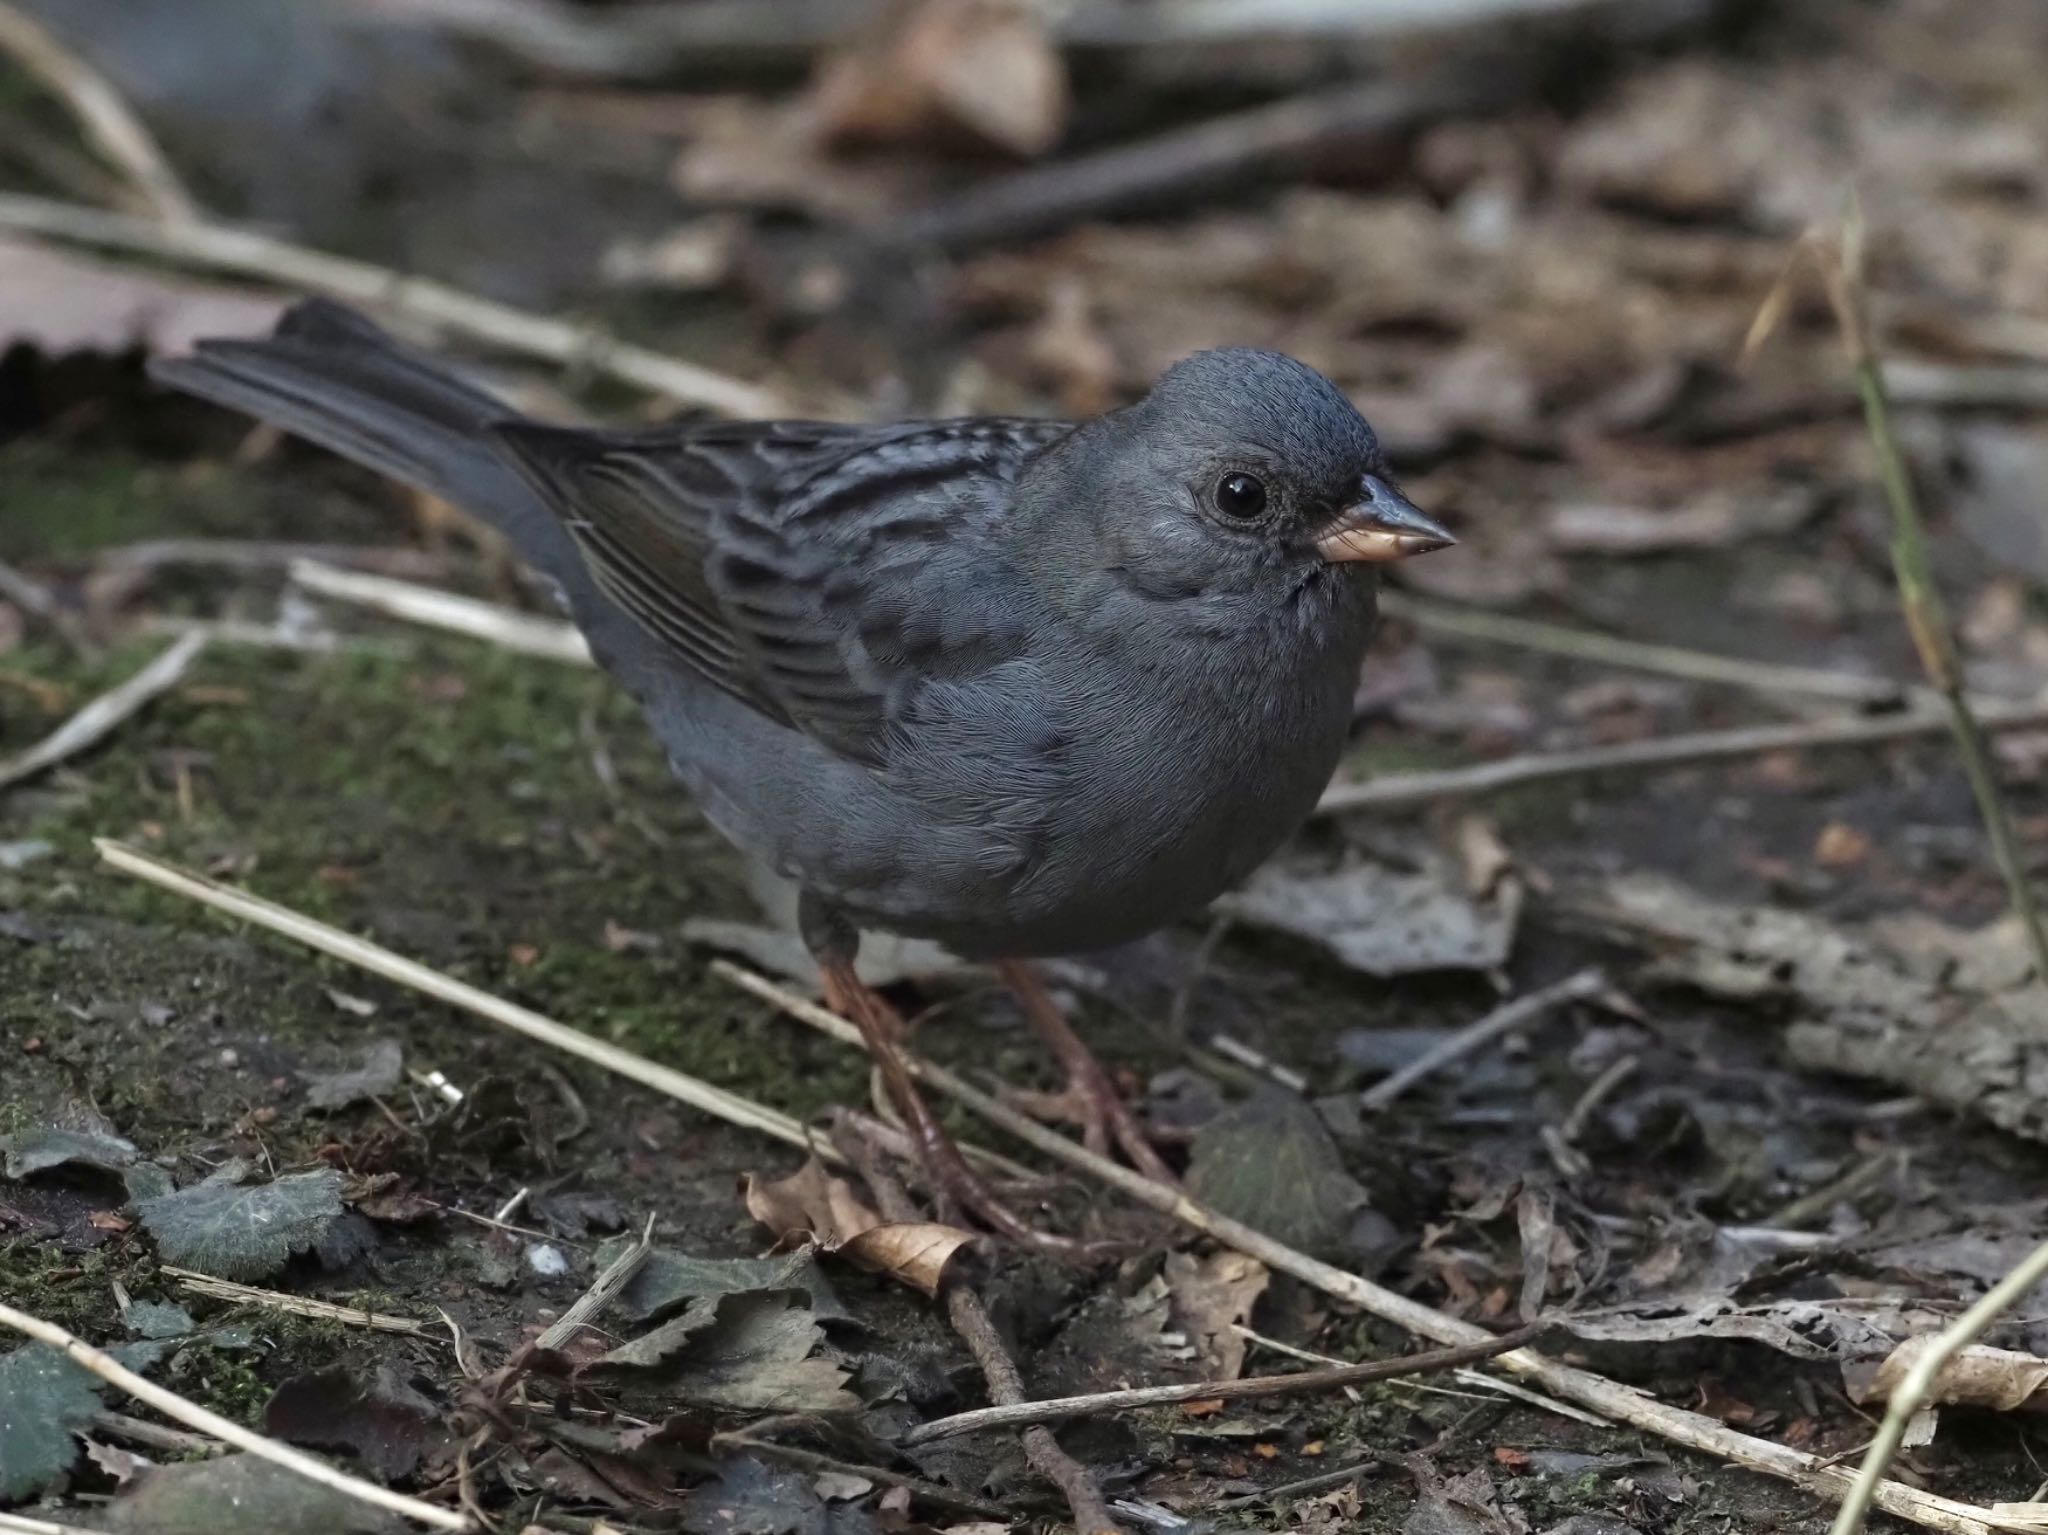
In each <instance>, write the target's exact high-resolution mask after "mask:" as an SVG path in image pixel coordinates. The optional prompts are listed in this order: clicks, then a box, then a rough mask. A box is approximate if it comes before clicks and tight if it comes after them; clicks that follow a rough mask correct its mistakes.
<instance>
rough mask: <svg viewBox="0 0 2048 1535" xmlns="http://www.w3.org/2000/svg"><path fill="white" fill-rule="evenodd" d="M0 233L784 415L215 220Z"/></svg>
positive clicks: (581, 338) (653, 364)
mask: <svg viewBox="0 0 2048 1535" xmlns="http://www.w3.org/2000/svg"><path fill="white" fill-rule="evenodd" d="M0 228H7V229H14V230H19V231H21V232H23V233H26V234H36V235H43V236H45V237H47V238H50V239H57V240H70V241H74V242H76V243H78V244H81V245H91V246H97V247H100V248H102V249H109V250H121V251H129V252H132V253H134V254H136V255H142V256H151V257H155V258H157V259H159V260H163V261H171V262H176V263H179V264H181V265H185V266H199V267H205V268H209V269H211V270H214V271H221V272H234V273H237V274H239V275H241V276H244V277H256V278H261V279H263V280H265V281H268V282H273V283H276V284H278V285H280V286H282V287H287V288H304V289H308V290H310V291H312V292H315V293H324V294H327V295H328V296H329V297H332V298H338V299H344V300H346V301H348V302H350V303H355V304H364V305H368V306H371V307H375V308H382V309H385V310H388V311H390V312H391V313H393V314H399V315H404V316H407V317H409V318H411V319H414V320H417V321H420V322H423V323H425V324H428V325H433V326H438V327H440V328H441V329H443V330H446V331H449V332H452V333H454V334H456V335H459V336H465V337H467V338H469V339H470V340H473V341H480V342H483V343H485V344H486V345H489V346H497V347H503V348H504V349H506V350H507V351H512V352H520V353H523V354H525V355H527V356H530V357H539V358H542V359H544V360H546V361H548V362H552V363H556V364H559V365H561V366H564V367H578V368H587V369H589V370H591V371H593V372H596V373H601V374H603V375H605V376H606V377H609V378H614V379H617V380H618V381H619V382H621V383H625V384H630V385H632V386H633V387H634V388H636V389H641V390H645V391H646V392H648V393H649V394H656V395H661V396H664V397H665V398H667V399H671V400H675V401H677V402H679V403H681V404H685V405H701V406H703V407H704V408H705V409H707V410H715V411H718V412H719V413H721V414H723V415H728V416H742V417H746V416H757V417H758V416H788V415H791V414H793V413H794V412H793V411H792V409H791V407H790V406H789V405H788V403H787V402H786V401H784V400H783V399H782V398H781V396H779V395H777V394H776V393H774V392H773V391H772V390H768V389H763V388H760V387H758V386H757V385H754V384H749V383H745V382H742V381H741V380H739V379H736V378H729V377H727V376H726V375H725V374H723V373H717V372H714V371H712V370H711V369H709V368H700V367H698V366H697V365H696V364H695V363H688V362H684V361H683V360H682V359H681V358H679V357H669V356H666V355H664V354H663V353H660V352H656V351H652V350H650V349H648V348H647V347H642V346H633V345H631V344H630V343H627V342H624V341H620V340H618V339H617V338H616V337H613V336H610V335H607V334H606V333H605V332H603V331H601V330H598V329H596V328H594V327H590V326H584V325H578V324H575V323H573V322H571V321H568V320H559V319H556V318H554V317H553V316H551V315H540V314H534V313H533V312H531V311H530V310H525V309H517V308H514V307H513V306H512V305H510V304H500V303H497V302H495V301H494V300H491V299H487V298H480V297H478V296H477V295H476V294H473V293H465V292H464V291H463V290H462V289H460V288H457V287H453V286H451V285H450V284H448V283H444V282H436V281H434V280H433V279H432V278H427V277H410V276H407V275H406V274H404V273H402V272H395V271H392V270H391V269H389V268H388V267H380V266H374V265H372V264H371V263H369V262H367V261H357V260H355V259H353V258H352V257H348V256H336V255H331V254H329V253H328V252H326V251H317V250H312V249H309V248H308V247H306V246H303V245H294V244H292V243H291V242H290V241H288V240H280V239H277V238H276V237H274V236H272V235H267V234H263V233H261V232H259V231H257V230H253V229H244V228H239V227H236V226H233V225H228V224H217V223H211V222H208V223H183V224H165V223H158V222H156V221H153V220H150V219H139V218H131V217H129V216H128V215H126V214H120V213H109V212H106V211H105V210H103V209H99V208H84V207H80V206H79V205H77V204H76V203H67V202H62V201H59V200H57V199H55V198H48V197H29V196H24V195H21V194H18V193H8V194H4V195H0Z"/></svg>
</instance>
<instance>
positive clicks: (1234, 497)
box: [1216, 474, 1266, 522]
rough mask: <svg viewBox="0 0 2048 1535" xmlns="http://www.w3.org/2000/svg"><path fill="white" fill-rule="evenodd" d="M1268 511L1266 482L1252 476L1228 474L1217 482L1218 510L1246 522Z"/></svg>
mask: <svg viewBox="0 0 2048 1535" xmlns="http://www.w3.org/2000/svg"><path fill="white" fill-rule="evenodd" d="M1265 509H1266V482H1265V481H1264V480H1262V479H1260V478H1259V477H1258V476H1257V475H1252V474H1226V475H1225V476H1223V478H1222V479H1220V480H1218V481H1217V482H1216V510H1217V511H1219V512H1221V513H1222V514H1223V515H1224V516H1226V517H1236V518H1239V519H1241V520H1243V521H1245V522H1249V521H1251V519H1252V518H1254V517H1256V516H1258V515H1259V513H1261V512H1263V511H1264V510H1265Z"/></svg>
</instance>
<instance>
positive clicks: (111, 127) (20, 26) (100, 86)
mask: <svg viewBox="0 0 2048 1535" xmlns="http://www.w3.org/2000/svg"><path fill="white" fill-rule="evenodd" d="M0 52H5V53H7V54H9V55H11V56H12V57H13V58H14V59H15V61H16V62H17V63H19V64H20V65H21V66H22V68H24V69H26V70H27V71H28V72H29V73H30V74H32V75H34V76H35V77H36V78H37V79H38V80H40V81H41V82H42V83H43V84H44V85H46V86H48V87H49V88H50V89H51V90H52V91H53V92H55V93H56V94H57V95H58V96H60V97H61V98H63V101H64V104H65V105H66V106H67V107H69V108H70V109H71V115H72V116H73V117H75V118H76V119H77V120H78V125H79V127H81V128H82V129H84V130H85V135H86V137H87V138H88V139H90V140H91V141H92V145H93V147H94V148H95V149H97V150H98V151H99V152H100V153H101V154H102V155H103V156H105V157H106V159H107V161H108V162H109V163H110V164H112V165H113V166H114V167H115V168H116V169H118V170H119V171H120V172H121V173H122V174H123V175H124V176H126V177H127V178H128V182H129V185H130V186H131V187H133V188H134V191H135V193H136V195H137V197H138V198H139V199H140V200H141V202H142V204H143V206H144V207H145V208H146V209H147V210H148V211H149V212H150V213H152V214H154V215H155V216H156V217H157V218H159V219H163V220H166V221H169V222H173V223H190V222H191V221H193V220H195V219H197V218H198V217H199V205H198V204H197V203H195V202H194V201H193V200H192V194H191V193H189V192H187V191H186V190H185V184H184V182H182V181H180V180H179V179H178V173H177V172H176V171H174V170H172V169H171V162H170V161H169V159H167V158H166V157H165V155H164V152H163V151H162V150H161V149H159V148H158V147H157V142H156V140H155V139H154V138H152V137H151V136H150V132H149V130H148V129H147V128H145V127H143V125H142V120H141V119H140V118H138V117H137V116H136V115H135V114H134V112H132V111H130V110H129V107H128V103H127V102H126V101H125V100H123V99H122V96H121V93H120V92H119V91H117V90H116V89H114V85H113V82H112V81H110V80H108V79H107V77H106V76H105V75H103V74H101V73H100V72H99V71H98V70H97V69H94V68H93V67H92V65H90V64H88V63H87V62H86V61H85V60H84V59H82V58H80V57H79V56H78V55H77V54H76V53H74V52H73V51H72V50H71V49H70V48H68V47H66V46H65V45H64V43H63V42H62V41H61V40H60V39H59V38H58V37H57V36H56V34H55V33H53V32H51V31H50V30H49V29H48V28H47V27H45V26H44V25H43V24H42V23H41V22H39V21H36V20H35V19H34V18H32V17H30V16H28V15H26V14H24V13H23V12H22V11H21V10H19V9H18V8H17V7H16V6H15V5H13V4H12V0H0Z"/></svg>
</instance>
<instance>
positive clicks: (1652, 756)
mask: <svg viewBox="0 0 2048 1535" xmlns="http://www.w3.org/2000/svg"><path fill="white" fill-rule="evenodd" d="M1977 722H1978V723H1979V724H1980V725H1981V726H1982V727H1983V728H1984V729H1985V730H1988V731H2007V730H2037V729H2039V728H2040V727H2042V726H2043V725H2048V702H2043V701H2041V700H2030V701H2028V702H2026V703H2009V704H1997V705H1992V704H1986V705H1984V706H1983V707H1982V708H1981V709H1979V710H1978V712H1977ZM1949 728H1950V725H1949V717H1948V716H1947V715H1946V714H1943V713H1941V712H1939V711H1937V710H1934V709H1909V710H1905V711H1902V712H1900V713H1897V714H1886V715H1877V716H1874V717H1871V718H1867V719H1866V718H1855V719H1839V720H1815V721H1812V722H1810V723H1807V722H1801V723H1798V724H1787V725H1745V726H1741V727H1738V728H1736V729H1733V730H1702V731H1697V732H1695V733H1693V734H1690V735H1677V736H1664V737H1661V738H1657V739H1652V740H1648V741H1624V742H1622V743H1620V744H1618V745H1615V746H1587V747H1581V748H1579V749H1577V750H1573V751H1561V752H1529V753H1527V754H1525V755H1523V756H1519V757H1508V758H1504V759H1503V760H1501V761H1499V762H1480V763H1475V764H1473V765H1472V766H1471V767H1459V768H1446V769H1444V770H1443V771H1441V772H1431V773H1388V774H1385V775H1383V776H1381V777H1379V778H1374V779H1370V780H1368V781H1366V782H1362V783H1336V784H1332V785H1331V786H1330V787H1329V789H1328V790H1327V791H1326V792H1325V793H1324V795H1323V798H1322V802H1321V803H1320V804H1318V805H1317V806H1316V811H1315V813H1316V814H1317V815H1341V814H1344V813H1346V812H1348V811H1354V810H1407V809H1411V808H1412V807H1414V806H1416V805H1426V804H1428V803H1430V802H1431V801H1433V800H1440V799H1458V798H1466V797H1470V796H1475V795H1481V794H1499V793H1501V792H1503V791H1505V790H1508V789H1519V788H1522V787H1523V786H1525V785H1527V784H1533V783H1548V782H1550V781H1552V780H1554V779H1559V778H1581V777H1584V776H1586V775H1587V774H1590V773H1611V772H1641V771H1643V770H1645V769H1647V768H1660V767H1678V766H1682V765H1685V764H1689V763H1695V762H1714V761H1719V760H1723V759H1726V758H1730V757H1757V756H1762V755H1764V754H1765V753H1768V752H1780V751H1806V750H1815V749H1820V748H1826V747H1848V746H1880V745H1883V744H1884V743H1886V742H1888V741H1906V740H1911V739H1913V738H1914V737H1916V736H1932V735H1940V734H1941V733H1942V732H1943V731H1945V730H1947V729H1949Z"/></svg>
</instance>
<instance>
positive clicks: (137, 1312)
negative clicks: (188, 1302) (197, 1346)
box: [126, 1300, 194, 1339]
mask: <svg viewBox="0 0 2048 1535" xmlns="http://www.w3.org/2000/svg"><path fill="white" fill-rule="evenodd" d="M126 1321H127V1323H128V1330H129V1331H130V1332H132V1333H134V1334H135V1336H136V1337H138V1338H152V1339H154V1338H182V1337H184V1336H185V1335H186V1334H187V1333H189V1332H191V1331H192V1328H193V1325H194V1324H193V1321H192V1313H191V1312H189V1311H187V1310H186V1309H185V1308H184V1307H183V1306H180V1305H178V1304H177V1303H176V1302H175V1301H160V1300H139V1301H136V1302H135V1303H134V1304H133V1305H131V1306H130V1307H129V1308H128V1315H127V1317H126Z"/></svg>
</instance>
